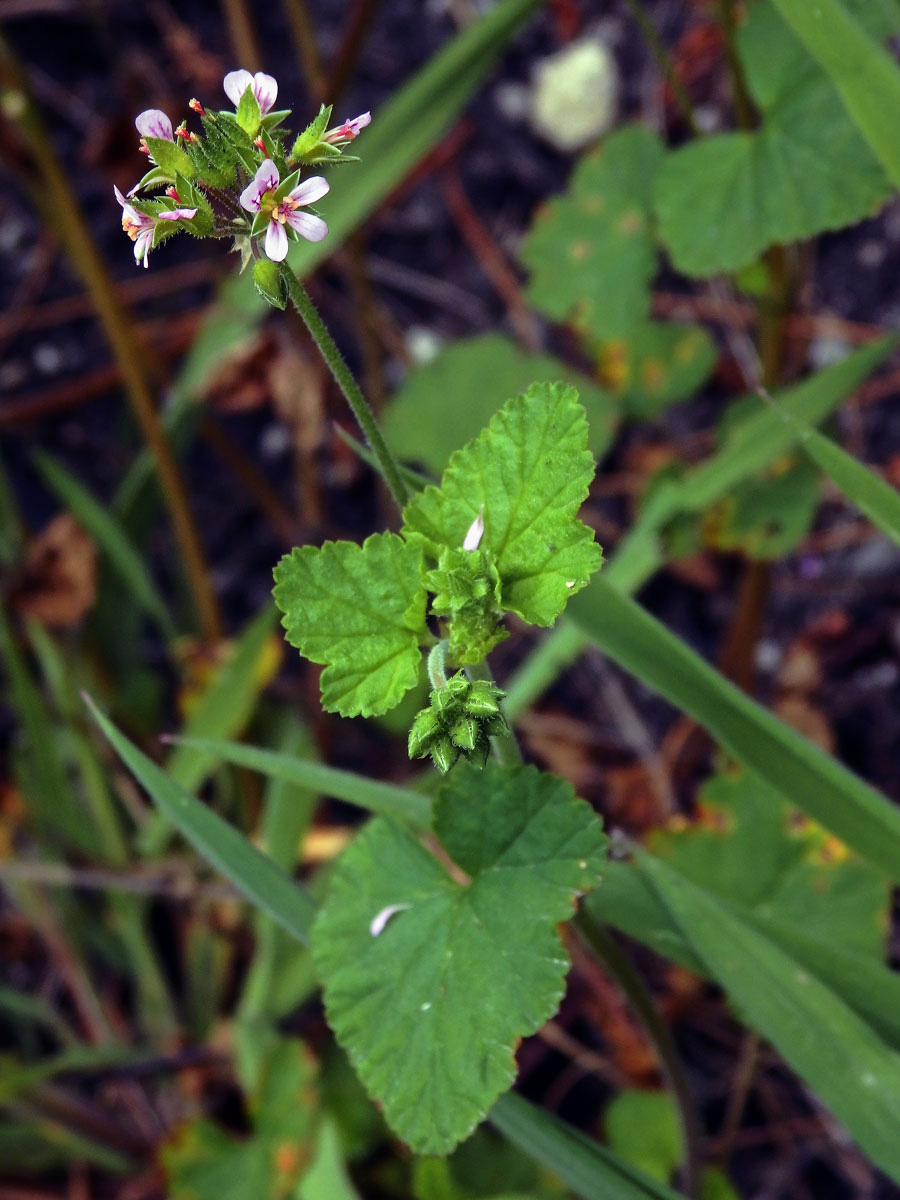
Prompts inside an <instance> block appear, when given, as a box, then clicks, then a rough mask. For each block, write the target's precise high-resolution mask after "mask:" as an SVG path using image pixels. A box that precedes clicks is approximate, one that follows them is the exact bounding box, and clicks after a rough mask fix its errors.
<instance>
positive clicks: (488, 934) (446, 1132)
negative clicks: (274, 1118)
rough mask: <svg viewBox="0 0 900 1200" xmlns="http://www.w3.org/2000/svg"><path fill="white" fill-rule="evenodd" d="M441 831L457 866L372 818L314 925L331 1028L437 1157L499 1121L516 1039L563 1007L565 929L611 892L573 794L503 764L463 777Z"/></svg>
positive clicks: (459, 774) (440, 821)
mask: <svg viewBox="0 0 900 1200" xmlns="http://www.w3.org/2000/svg"><path fill="white" fill-rule="evenodd" d="M435 832H436V833H437V836H438V837H439V839H440V841H441V844H442V846H443V847H444V849H445V851H446V852H447V854H448V855H449V857H450V858H451V859H452V860H453V862H454V863H455V864H456V867H457V868H458V870H457V871H455V872H453V873H451V872H450V871H448V870H447V868H446V867H445V866H444V864H443V863H442V862H441V861H439V860H438V859H437V858H435V857H434V856H433V855H432V854H430V853H429V852H428V851H427V850H426V849H425V848H424V847H423V846H422V845H421V844H420V843H419V842H418V841H417V840H416V839H415V838H414V837H413V836H412V835H411V834H410V833H409V832H407V831H406V830H405V829H404V828H402V827H401V826H399V825H397V824H396V823H395V822H393V821H390V820H387V819H385V818H377V819H376V820H374V821H372V822H370V824H369V825H367V826H366V828H365V829H364V830H363V832H362V833H361V834H360V835H359V836H358V837H357V839H356V841H355V842H354V843H353V845H352V846H351V847H350V849H349V850H347V851H346V853H345V854H344V856H343V857H342V859H341V860H340V862H339V864H338V866H337V867H336V869H335V873H334V876H333V879H332V884H331V888H330V891H329V894H328V897H327V899H326V901H325V903H324V905H323V906H322V908H321V909H320V911H319V915H318V916H317V918H316V921H315V924H314V927H313V953H314V956H315V959H316V963H317V965H318V968H319V971H320V973H321V977H322V980H323V984H324V995H325V1005H326V1009H327V1011H328V1017H329V1023H330V1024H331V1027H332V1029H333V1030H334V1031H335V1034H336V1036H337V1038H338V1040H339V1041H340V1042H341V1044H342V1045H343V1046H344V1047H345V1048H346V1049H347V1051H348V1052H349V1054H350V1057H351V1060H352V1062H353V1064H354V1066H355V1068H356V1070H357V1072H358V1073H359V1075H360V1078H361V1079H362V1081H363V1083H364V1085H365V1087H366V1089H367V1090H368V1091H369V1092H370V1094H371V1095H372V1097H373V1098H374V1099H376V1100H377V1101H378V1102H379V1103H380V1105H381V1108H382V1111H383V1113H384V1116H385V1118H386V1119H387V1121H388V1122H389V1124H390V1125H391V1126H392V1128H393V1129H394V1130H395V1131H396V1132H397V1133H398V1134H399V1136H400V1137H402V1138H403V1139H404V1141H406V1142H407V1143H408V1144H409V1146H410V1147H411V1148H412V1149H413V1150H414V1151H416V1152H417V1153H423V1154H446V1153H448V1152H449V1151H450V1150H451V1149H452V1148H453V1146H454V1145H456V1143H457V1142H459V1141H460V1140H461V1139H462V1138H464V1137H465V1136H466V1134H468V1133H469V1132H470V1131H471V1130H472V1128H473V1127H474V1126H475V1125H476V1124H477V1123H478V1121H480V1120H481V1119H482V1118H483V1117H484V1116H485V1114H486V1113H487V1111H488V1109H489V1108H490V1106H491V1105H492V1104H493V1103H494V1101H495V1100H496V1099H497V1097H498V1096H499V1095H500V1093H501V1092H502V1091H504V1090H505V1089H506V1088H508V1087H509V1085H510V1084H511V1083H512V1081H513V1078H514V1075H515V1059H514V1050H515V1046H516V1044H517V1042H518V1040H519V1039H520V1038H522V1037H524V1036H527V1035H528V1034H530V1033H534V1032H535V1031H536V1030H537V1029H539V1028H540V1027H541V1025H542V1024H543V1023H544V1022H545V1021H546V1020H547V1019H548V1018H549V1017H550V1016H551V1015H552V1013H553V1012H554V1011H555V1009H556V1006H557V1005H558V1003H559V1001H560V999H561V997H562V992H563V984H564V978H565V973H566V970H567V969H568V961H567V958H566V954H565V951H564V948H563V945H562V941H561V939H560V937H559V933H558V932H557V929H556V925H557V923H558V922H560V921H563V920H565V919H566V918H567V917H568V916H570V915H571V913H572V908H573V905H574V901H575V897H576V894H577V893H579V892H582V891H585V890H587V889H589V888H591V887H593V886H594V885H595V884H596V883H597V880H598V878H599V872H600V869H601V866H602V861H603V851H604V846H605V839H604V837H603V833H602V829H601V825H600V822H599V820H598V819H597V818H596V817H595V816H594V814H593V813H592V811H591V810H590V808H589V807H588V805H586V804H585V803H584V801H581V800H578V799H576V797H575V795H574V792H573V790H572V788H571V787H570V785H569V784H567V783H565V782H564V781H563V780H561V779H558V778H555V777H553V776H550V775H543V774H541V773H540V772H539V771H537V770H536V769H535V768H534V767H518V768H513V769H509V768H502V767H499V766H497V765H496V764H494V763H490V764H488V765H487V766H486V767H485V769H484V770H483V771H482V772H479V771H478V770H477V769H475V768H472V767H469V766H468V764H467V765H465V766H463V767H459V768H457V770H456V771H455V772H454V773H453V774H452V775H451V776H450V777H449V779H448V782H447V783H446V784H445V786H444V787H443V788H442V790H441V792H440V793H439V796H438V799H437V801H436V804H435ZM460 872H464V873H465V876H466V877H467V878H466V879H465V881H461V880H460V875H459V873H460ZM378 918H381V922H382V923H383V927H382V928H381V929H380V932H379V927H378V924H377V923H376V926H374V927H373V924H372V923H373V921H376V919H378ZM373 928H374V932H373Z"/></svg>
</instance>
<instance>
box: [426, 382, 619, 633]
mask: <svg viewBox="0 0 900 1200" xmlns="http://www.w3.org/2000/svg"><path fill="white" fill-rule="evenodd" d="M593 474H594V462H593V459H592V458H591V454H590V451H589V450H588V449H587V421H586V419H585V414H584V409H583V408H582V407H581V405H580V404H579V403H578V393H577V392H576V391H575V389H574V388H571V387H567V386H565V385H564V384H559V383H537V384H534V385H533V386H532V387H530V388H529V389H528V391H527V392H525V393H524V394H523V395H521V396H518V397H516V398H515V399H513V400H510V401H508V402H507V403H506V404H505V405H504V406H503V408H502V409H501V410H500V412H498V413H497V414H496V415H495V416H494V417H493V419H492V420H491V422H490V424H489V425H488V427H487V429H485V430H483V431H482V432H481V433H480V434H479V436H478V437H477V438H475V440H474V441H472V442H470V443H469V444H468V445H467V446H465V447H464V448H463V449H462V450H457V451H456V453H455V454H454V455H453V456H452V458H451V459H450V462H449V464H448V466H447V469H446V471H445V472H444V475H443V478H442V480H441V486H440V488H436V487H428V488H426V489H425V491H423V492H422V493H420V494H419V495H418V496H415V497H414V498H413V499H412V500H411V501H410V503H409V504H408V505H407V506H406V509H405V510H404V514H403V517H404V532H405V533H406V535H407V536H412V537H413V538H415V539H418V538H422V539H423V540H424V543H425V546H426V548H427V549H428V551H429V553H431V554H433V555H434V556H435V557H436V556H437V554H438V553H439V550H440V547H441V546H451V547H453V546H455V547H459V546H462V544H463V540H464V539H465V536H466V533H467V532H468V530H469V528H470V526H471V525H472V523H473V521H474V520H475V518H476V517H477V516H478V514H479V513H480V512H482V511H483V516H484V535H483V537H482V539H481V542H480V547H479V548H480V549H482V550H487V551H489V552H490V553H491V554H492V555H493V557H494V560H495V562H496V564H497V569H498V570H499V572H500V581H501V597H502V605H503V607H504V609H506V610H508V611H511V612H515V613H518V615H519V616H520V617H522V618H523V620H525V621H527V622H528V623H529V624H532V625H551V624H552V623H553V622H554V621H555V620H556V618H557V617H558V616H559V614H560V613H561V612H562V610H563V608H564V607H565V605H566V601H567V600H568V599H569V597H570V596H573V595H574V594H575V593H576V592H577V591H579V590H580V589H581V588H583V587H584V586H585V585H586V584H587V582H588V580H589V579H590V577H591V575H592V574H593V573H594V572H595V571H596V570H598V568H599V566H600V563H601V560H602V554H601V551H600V547H599V546H598V545H596V543H595V542H594V535H593V532H592V531H591V530H590V529H589V528H588V527H587V526H586V525H584V524H582V523H581V522H580V521H579V520H578V519H577V513H578V510H579V508H580V507H581V503H582V501H583V500H584V498H585V496H586V495H587V491H588V487H589V485H590V482H591V479H592V477H593Z"/></svg>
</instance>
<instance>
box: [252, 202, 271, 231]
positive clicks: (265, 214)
mask: <svg viewBox="0 0 900 1200" xmlns="http://www.w3.org/2000/svg"><path fill="white" fill-rule="evenodd" d="M271 219H272V214H271V212H269V211H267V210H265V209H262V208H261V209H260V210H259V212H258V213H257V214H256V215H255V216H254V218H253V223H252V224H251V226H250V236H251V237H259V236H260V234H262V233H265V232H266V226H267V225H268V224H269V221H270V220H271Z"/></svg>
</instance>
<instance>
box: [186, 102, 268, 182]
mask: <svg viewBox="0 0 900 1200" xmlns="http://www.w3.org/2000/svg"><path fill="white" fill-rule="evenodd" d="M204 125H206V126H207V128H208V129H211V135H210V142H211V143H213V141H214V142H215V145H216V147H217V153H218V154H220V155H221V156H222V159H223V160H224V161H227V162H228V163H229V164H231V165H232V166H234V167H236V166H237V165H238V164H240V166H242V167H243V168H244V170H245V171H246V172H247V174H248V175H250V176H251V178H252V177H253V175H255V174H256V168H257V167H258V166H259V163H260V161H261V160H260V157H259V151H258V149H257V148H256V146H254V144H253V138H252V137H251V136H250V135H249V134H248V133H247V131H246V129H244V128H243V127H242V126H241V125H239V124H238V122H237V118H236V116H235V115H234V113H230V112H220V113H216V114H215V120H214V121H213V120H212V119H210V117H209V116H207V118H206V120H205V121H204ZM276 165H277V164H276Z"/></svg>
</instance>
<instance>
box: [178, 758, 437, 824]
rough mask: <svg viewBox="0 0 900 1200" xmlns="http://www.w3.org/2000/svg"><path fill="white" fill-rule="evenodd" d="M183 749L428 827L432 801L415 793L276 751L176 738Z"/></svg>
mask: <svg viewBox="0 0 900 1200" xmlns="http://www.w3.org/2000/svg"><path fill="white" fill-rule="evenodd" d="M175 740H176V741H177V742H178V743H180V744H184V745H185V746H196V748H197V749H198V750H201V751H202V752H203V753H204V754H206V755H208V756H209V757H210V758H212V759H215V760H217V761H220V762H227V763H231V764H232V765H233V766H236V767H248V768H249V769H250V770H251V771H259V773H260V774H261V775H267V776H268V777H269V778H270V779H279V780H281V781H282V782H284V783H291V784H296V785H297V786H298V787H304V788H309V789H311V790H312V791H314V792H318V793H320V794H321V795H324V796H332V797H333V798H334V799H335V800H345V801H346V802H347V803H348V804H356V805H358V806H359V807H360V808H365V809H367V810H368V811H369V812H373V813H379V814H380V815H382V816H388V817H396V818H397V819H398V820H400V821H405V822H407V823H408V824H410V825H412V826H414V827H415V828H416V829H423V830H424V829H429V828H430V827H431V801H430V800H429V799H428V798H427V797H426V796H420V795H419V794H418V792H411V791H408V790H407V789H406V788H401V787H395V786H394V785H393V784H390V783H380V782H379V781H378V780H376V779H369V778H367V777H366V776H365V775H355V774H354V773H353V772H352V771H342V770H340V769H339V768H337V767H328V766H326V765H325V764H324V763H319V762H311V761H310V760H309V759H304V758H296V757H295V756H294V755H292V754H283V753H281V752H279V751H277V750H263V749H262V748H261V747H259V746H243V745H241V744H240V743H238V742H227V741H217V740H215V739H212V738H177V739H175Z"/></svg>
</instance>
